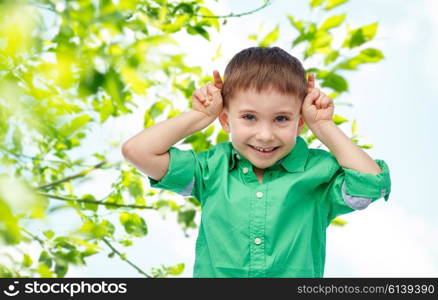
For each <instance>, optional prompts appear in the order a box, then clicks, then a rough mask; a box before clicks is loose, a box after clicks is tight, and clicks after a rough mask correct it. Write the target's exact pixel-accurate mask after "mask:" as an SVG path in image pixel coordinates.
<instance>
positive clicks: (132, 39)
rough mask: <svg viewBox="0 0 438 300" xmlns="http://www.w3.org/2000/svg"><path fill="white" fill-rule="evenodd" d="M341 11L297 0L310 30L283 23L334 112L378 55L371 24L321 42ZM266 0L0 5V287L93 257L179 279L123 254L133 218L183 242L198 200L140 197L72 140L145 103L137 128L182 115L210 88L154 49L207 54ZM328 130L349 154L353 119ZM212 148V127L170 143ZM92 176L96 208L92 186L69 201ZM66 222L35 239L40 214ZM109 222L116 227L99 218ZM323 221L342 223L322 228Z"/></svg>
mask: <svg viewBox="0 0 438 300" xmlns="http://www.w3.org/2000/svg"><path fill="white" fill-rule="evenodd" d="M216 2H217V1H216ZM345 2H347V0H310V1H309V5H310V7H311V8H312V9H313V10H316V11H318V12H319V16H321V17H320V18H319V19H318V20H313V21H311V20H301V19H300V17H299V16H293V15H290V14H287V13H286V14H285V17H287V18H288V19H289V21H290V26H292V27H293V28H294V29H295V32H296V35H295V36H293V37H291V40H290V49H294V51H297V50H296V49H299V51H300V53H302V57H300V58H301V59H302V60H303V63H304V65H306V60H308V59H310V58H312V59H313V61H315V60H316V61H318V63H317V64H313V65H314V67H313V68H311V69H309V70H307V71H308V72H314V73H315V74H316V79H317V81H318V83H319V85H320V86H321V87H323V88H324V89H325V90H327V91H328V94H329V95H330V96H331V97H332V98H333V99H334V100H335V104H336V98H337V97H338V96H339V95H341V94H342V93H345V92H347V91H348V80H347V77H346V76H347V75H348V72H351V71H356V70H358V68H359V67H360V66H361V65H362V64H367V63H377V62H379V61H380V60H381V59H383V57H384V56H383V54H382V52H381V51H380V50H378V49H375V48H368V47H367V43H368V42H369V41H371V40H372V39H373V38H374V37H375V35H376V33H377V28H378V24H377V23H373V24H367V25H364V26H362V27H358V28H351V27H350V26H348V24H347V26H346V30H345V33H344V36H343V37H342V40H343V42H342V43H341V44H339V45H334V43H333V40H334V36H333V35H332V33H331V30H332V29H333V28H337V27H339V26H341V25H345V23H346V19H347V15H346V14H345V13H344V14H334V13H332V9H334V8H336V7H338V6H340V5H342V4H343V3H345ZM273 3H275V2H273V1H260V2H258V3H256V2H254V4H255V6H257V5H259V6H258V7H248V11H247V12H244V13H240V14H235V13H232V12H231V13H230V14H228V15H224V16H218V15H216V14H215V13H214V12H213V11H211V10H210V9H209V8H208V7H207V5H206V4H205V3H204V1H202V0H195V1H177V0H123V1H122V0H119V1H117V0H68V1H67V0H33V1H31V0H0V160H1V163H0V276H1V277H28V276H31V277H39V276H40V277H64V276H68V271H69V266H71V265H86V263H87V260H88V259H92V257H93V255H94V254H96V253H101V252H104V253H107V254H108V259H116V258H118V259H121V260H123V261H125V262H126V263H128V264H129V265H130V266H132V268H134V269H136V270H137V271H138V272H139V276H145V277H168V276H177V275H179V274H181V273H182V272H183V270H184V262H175V265H172V266H157V267H156V268H152V269H151V270H144V269H143V268H142V267H141V265H139V264H138V263H136V262H133V261H131V260H130V259H129V257H127V255H126V254H125V253H124V251H125V250H124V249H125V248H126V247H129V246H131V245H133V243H135V240H136V239H138V238H142V237H144V236H145V235H147V234H148V230H153V228H151V229H149V228H148V226H147V220H146V219H145V218H144V217H143V216H142V214H141V212H142V210H155V211H157V213H162V214H171V215H174V216H175V217H176V219H177V221H178V224H179V225H180V226H181V229H182V230H183V231H185V230H187V229H189V228H196V227H197V224H196V222H195V217H196V214H197V213H199V210H200V206H199V202H198V201H197V199H195V198H193V197H189V198H182V197H181V196H179V197H180V198H181V201H180V202H178V201H175V200H172V199H174V198H172V197H175V195H171V194H172V193H170V192H166V191H157V190H154V189H150V188H149V185H148V184H147V180H145V176H144V175H143V174H140V173H139V172H138V171H137V170H136V169H134V168H133V167H132V166H131V165H129V164H128V163H126V162H125V161H123V160H121V159H120V160H116V161H113V160H111V161H109V160H107V157H106V155H105V154H104V153H100V152H95V153H93V149H90V147H87V146H86V145H85V143H84V141H85V140H86V138H87V136H90V135H91V134H92V133H93V131H95V130H97V129H98V128H99V127H101V126H103V124H104V123H105V122H107V121H108V120H109V119H112V120H114V121H115V122H119V123H118V124H119V125H118V126H120V127H123V126H126V124H125V123H124V121H123V120H124V119H123V118H122V117H123V116H124V115H128V114H132V113H133V112H135V111H136V110H138V109H142V107H143V106H142V105H140V104H142V103H146V104H147V108H146V109H145V110H144V127H148V126H152V125H153V124H154V123H155V122H156V121H157V120H158V119H160V118H161V119H163V118H172V117H173V116H175V115H177V114H179V113H180V112H181V111H182V109H181V108H178V107H181V105H179V106H178V105H176V103H177V101H178V103H182V107H184V108H185V109H188V108H189V107H190V99H191V96H192V93H193V92H194V90H195V89H196V88H198V87H200V86H202V85H204V84H206V83H207V82H208V81H210V80H212V77H211V75H210V74H206V72H205V71H204V70H203V69H202V67H201V66H191V65H188V64H187V63H185V57H186V55H187V53H182V52H181V53H178V54H167V53H166V51H164V50H163V49H165V47H166V46H167V45H178V43H177V41H176V40H175V38H174V35H175V34H176V33H179V32H184V33H186V34H189V35H193V36H195V37H197V38H199V39H201V40H203V41H204V42H205V43H209V42H210V35H211V34H213V33H214V34H220V31H221V28H222V27H223V26H226V23H227V19H229V18H239V20H240V21H241V22H242V26H244V24H245V15H248V14H252V13H256V12H257V13H263V9H264V8H265V7H267V6H268V5H273ZM280 29H281V28H280V27H279V26H276V27H274V28H271V29H270V31H269V32H268V33H266V34H261V33H259V34H251V35H249V36H248V39H249V40H250V41H251V43H253V45H254V46H261V47H270V46H275V45H276V41H277V40H278V38H279V35H280ZM290 49H286V50H290ZM228 59H231V57H230V58H228ZM157 89H159V90H166V91H168V92H169V93H170V94H171V95H173V97H172V99H169V97H157V96H156V94H154V93H152V91H153V90H157ZM344 105H345V103H344ZM346 105H348V103H347V104H346ZM334 121H335V122H336V124H338V125H341V124H343V123H348V124H349V126H350V128H351V138H352V140H353V141H354V142H356V143H358V144H359V136H358V135H357V126H356V122H355V121H354V120H347V119H346V118H344V117H342V116H340V115H335V116H334ZM302 136H303V137H305V139H306V140H307V142H308V143H309V145H311V146H314V147H320V146H321V145H320V144H318V141H317V140H315V137H314V136H313V135H312V134H311V132H309V131H308V130H307V128H305V130H304V133H303V134H302ZM225 141H228V136H227V134H226V133H225V132H224V131H222V130H221V129H220V128H218V127H217V126H216V125H215V124H213V125H211V126H209V127H208V128H206V129H205V130H203V131H202V132H198V133H196V134H194V135H192V136H190V137H188V138H186V139H185V140H184V141H183V144H186V145H188V146H189V147H191V148H193V149H194V150H196V151H203V150H206V149H208V148H209V147H211V146H213V145H215V144H217V143H221V142H225ZM121 142H123V141H118V143H114V144H111V145H109V147H112V148H116V149H119V148H120V143H121ZM151 142H153V141H151ZM360 146H361V147H363V148H366V149H368V148H371V147H372V146H371V145H366V144H365V145H360ZM77 153H80V155H79V158H78V155H77ZM97 170H99V171H100V172H116V173H117V174H118V175H117V178H116V180H114V182H113V183H112V185H111V187H110V188H109V189H108V191H107V195H106V196H105V197H98V196H97V194H96V193H95V190H94V189H93V190H89V191H88V192H87V193H82V192H79V190H80V186H81V184H83V182H84V179H86V178H87V177H88V176H90V175H91V174H92V173H93V172H96V171H97ZM100 174H102V173H100ZM177 197H178V196H177ZM65 211H69V212H73V213H74V214H75V215H76V216H77V217H78V218H79V219H80V220H81V221H80V222H81V225H80V226H79V227H73V228H70V227H71V226H70V227H69V225H68V224H65V228H62V230H61V228H59V227H54V226H53V227H50V225H49V228H47V230H39V229H37V228H39V227H38V226H36V224H39V223H44V224H46V225H47V224H50V223H47V222H46V221H47V219H48V218H50V216H51V214H55V213H58V214H62V213H65ZM114 215H117V218H116V219H117V222H114V218H111V219H110V218H108V216H114ZM333 224H334V225H344V224H345V222H344V221H343V220H342V219H335V220H334V221H333ZM66 228H67V229H68V230H67V233H66ZM31 243H37V245H38V248H39V250H38V254H37V255H34V254H31V253H29V252H28V251H27V250H25V249H27V248H26V245H29V244H31Z"/></svg>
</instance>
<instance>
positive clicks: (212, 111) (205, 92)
mask: <svg viewBox="0 0 438 300" xmlns="http://www.w3.org/2000/svg"><path fill="white" fill-rule="evenodd" d="M213 77H214V83H212V82H209V83H208V84H207V85H206V86H203V87H201V88H199V89H197V90H196V91H195V92H194V93H193V97H192V109H193V110H197V111H199V112H202V113H203V114H205V115H206V116H208V117H209V118H212V119H213V120H214V119H216V118H217V116H219V113H220V112H221V111H222V108H223V102H222V95H221V90H222V85H223V83H222V79H221V76H220V74H219V72H218V71H213Z"/></svg>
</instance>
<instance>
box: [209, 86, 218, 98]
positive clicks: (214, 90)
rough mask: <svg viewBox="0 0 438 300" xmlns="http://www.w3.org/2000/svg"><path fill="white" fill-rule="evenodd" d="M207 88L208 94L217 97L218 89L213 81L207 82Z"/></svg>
mask: <svg viewBox="0 0 438 300" xmlns="http://www.w3.org/2000/svg"><path fill="white" fill-rule="evenodd" d="M207 90H208V93H209V95H210V96H211V97H212V98H213V97H215V96H216V97H217V96H218V95H220V89H218V88H217V87H216V86H215V85H214V84H213V83H211V82H209V84H208V85H207Z"/></svg>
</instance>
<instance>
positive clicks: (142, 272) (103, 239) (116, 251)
mask: <svg viewBox="0 0 438 300" xmlns="http://www.w3.org/2000/svg"><path fill="white" fill-rule="evenodd" d="M102 241H103V242H104V243H105V244H106V245H107V246H108V247H109V248H110V249H111V250H112V251H113V252H114V253H115V254H117V255H118V256H119V257H120V259H121V260H123V261H126V262H127V263H128V264H129V265H130V266H131V267H133V268H134V269H136V270H137V271H138V272H139V273H140V274H142V275H144V276H145V277H147V278H151V276H150V275H148V274H147V273H145V272H144V271H143V270H142V269H140V268H139V267H138V266H137V265H135V264H134V263H133V262H131V261H130V260H129V259H127V258H126V256H125V255H123V254H122V253H120V252H119V251H118V250H117V249H116V248H114V246H113V245H111V243H110V242H108V240H107V239H105V238H102Z"/></svg>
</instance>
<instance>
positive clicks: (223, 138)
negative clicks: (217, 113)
mask: <svg viewBox="0 0 438 300" xmlns="http://www.w3.org/2000/svg"><path fill="white" fill-rule="evenodd" d="M228 141H229V136H228V133H226V132H225V131H224V130H223V129H222V128H221V129H220V130H219V133H218V135H217V137H216V144H220V143H225V142H228Z"/></svg>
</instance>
